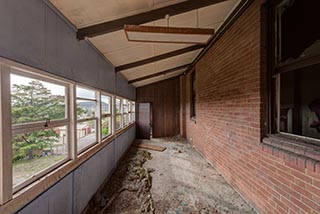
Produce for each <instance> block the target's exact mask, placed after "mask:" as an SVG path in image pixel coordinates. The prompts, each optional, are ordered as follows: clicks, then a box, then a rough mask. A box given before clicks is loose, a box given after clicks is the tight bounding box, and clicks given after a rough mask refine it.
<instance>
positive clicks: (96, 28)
mask: <svg viewBox="0 0 320 214" xmlns="http://www.w3.org/2000/svg"><path fill="white" fill-rule="evenodd" d="M224 1H226V0H201V1H199V0H188V1H183V2H180V3H177V4H173V5H169V6H166V7H161V8H157V9H154V10H150V11H147V12H144V13H139V14H136V15H132V16H127V17H124V18H120V19H116V20H112V21H108V22H104V23H100V24H96V25H92V26H88V27H84V28H80V29H79V30H78V32H77V38H78V39H79V40H82V39H85V38H86V37H94V36H99V35H102V34H106V33H111V32H114V31H118V30H121V29H123V27H124V25H126V24H132V25H139V24H143V23H148V22H151V21H155V20H159V19H163V18H164V17H165V15H170V16H174V15H177V14H180V13H185V12H188V11H191V10H195V9H198V8H202V7H206V6H210V5H213V4H217V3H220V2H224Z"/></svg>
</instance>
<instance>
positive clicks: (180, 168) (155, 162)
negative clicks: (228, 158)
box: [84, 138, 256, 214]
mask: <svg viewBox="0 0 320 214" xmlns="http://www.w3.org/2000/svg"><path fill="white" fill-rule="evenodd" d="M142 142H143V143H148V144H152V145H158V146H163V147H167V149H166V150H165V151H163V152H158V151H153V150H147V151H148V152H150V154H151V156H152V158H149V159H148V158H145V159H144V160H145V162H143V164H142V167H143V168H145V169H148V170H146V172H150V175H151V176H152V179H150V181H151V182H152V185H150V188H148V187H146V186H148V185H147V184H148V181H149V180H147V179H141V177H140V180H139V179H138V180H136V181H137V182H139V181H141V180H142V181H146V183H144V184H143V185H142V186H143V188H144V189H143V190H146V191H147V193H145V195H146V196H141V191H140V190H141V189H140V190H138V189H139V188H138V189H134V188H131V189H130V188H127V189H125V188H123V186H128V184H129V186H130V182H131V184H132V179H131V178H130V176H129V175H128V174H130V173H128V170H129V169H132V168H133V169H136V167H131V165H130V164H132V163H134V162H136V159H137V157H138V156H139V155H141V154H142V153H141V149H137V148H136V147H132V148H131V149H130V151H129V153H128V155H127V156H126V158H125V159H124V160H123V161H121V163H120V165H119V167H118V168H117V170H116V171H115V173H113V175H112V176H111V178H110V179H109V180H108V182H107V183H106V184H105V185H104V187H103V188H102V189H101V190H100V191H99V192H98V193H97V194H96V195H95V196H94V197H93V198H92V200H91V201H90V203H89V204H88V206H87V209H86V210H85V211H84V213H86V214H91V213H114V214H116V213H117V214H118V213H128V214H129V213H130V214H131V213H161V214H162V213H168V214H184V213H186V214H187V213H188V214H190V213H201V214H202V213H203V214H204V213H208V214H209V213H210V214H211V213H239V214H240V213H241V214H243V213H256V212H255V211H254V210H253V209H252V207H250V205H249V204H248V203H246V202H245V201H244V200H243V199H242V198H241V197H240V195H239V194H238V193H237V192H235V191H234V190H233V189H232V188H231V186H230V185H229V184H228V183H227V182H226V181H225V180H224V179H223V177H222V176H221V175H220V174H219V173H218V172H217V171H216V170H215V169H214V168H213V167H212V166H211V165H210V164H209V163H208V162H207V161H206V160H205V159H204V158H203V157H202V156H201V155H200V154H199V153H198V152H197V151H196V150H195V149H194V148H193V147H192V145H190V144H188V143H187V142H186V141H184V140H181V139H174V138H166V139H152V140H142ZM143 154H145V153H143ZM133 159H134V160H133ZM138 159H139V157H138ZM140 159H141V158H140ZM140 159H139V160H140ZM129 165H130V166H129ZM143 176H145V174H143ZM138 177H139V176H138ZM147 177H148V175H147ZM148 178H149V177H148ZM135 184H136V183H135ZM140 186H141V185H140ZM121 188H122V189H121ZM120 189H121V190H120ZM124 189H125V190H124ZM119 190H120V191H119ZM142 195H143V193H142ZM143 204H144V206H143ZM146 204H148V205H147V206H148V209H145V208H146V206H145V205H146ZM143 207H144V208H143ZM142 210H143V211H142Z"/></svg>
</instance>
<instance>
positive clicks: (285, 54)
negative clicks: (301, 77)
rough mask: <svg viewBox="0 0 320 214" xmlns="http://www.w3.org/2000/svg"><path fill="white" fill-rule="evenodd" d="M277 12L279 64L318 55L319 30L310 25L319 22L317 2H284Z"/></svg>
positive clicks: (287, 0)
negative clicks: (315, 21)
mask: <svg viewBox="0 0 320 214" xmlns="http://www.w3.org/2000/svg"><path fill="white" fill-rule="evenodd" d="M277 10H278V20H277V21H278V24H277V27H278V28H279V29H277V32H278V33H279V35H278V37H279V38H278V47H279V48H278V55H279V56H280V59H279V60H280V62H288V61H290V60H293V59H301V58H307V57H311V56H316V55H319V54H320V28H319V27H314V26H313V25H310V23H312V22H313V21H314V20H319V15H318V11H319V1H303V0H300V1H298V0H295V1H291V0H284V1H282V2H281V3H280V5H279V7H278V9H277ZM297 29H299V30H297ZM301 38H303V39H301Z"/></svg>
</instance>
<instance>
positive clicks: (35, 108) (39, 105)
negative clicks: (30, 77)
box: [11, 81, 65, 162]
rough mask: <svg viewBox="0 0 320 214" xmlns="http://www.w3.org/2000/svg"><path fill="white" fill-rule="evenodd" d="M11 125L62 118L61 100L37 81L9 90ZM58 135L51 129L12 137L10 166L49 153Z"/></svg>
mask: <svg viewBox="0 0 320 214" xmlns="http://www.w3.org/2000/svg"><path fill="white" fill-rule="evenodd" d="M11 102H12V123H13V124H21V123H29V122H36V121H43V122H45V121H46V120H47V119H50V120H54V119H61V118H64V117H65V98H64V96H57V95H52V93H51V91H50V90H49V89H47V88H46V87H44V85H43V84H42V83H41V82H40V81H31V82H30V83H29V84H28V85H16V84H14V85H13V86H12V91H11ZM58 138H59V135H58V134H57V133H56V131H55V130H53V129H44V130H40V131H34V132H30V133H24V134H19V135H16V136H14V137H13V140H12V141H13V142H12V144H13V162H15V161H17V160H21V159H25V158H28V159H29V160H30V159H33V158H34V157H35V156H36V155H41V154H38V153H37V154H35V151H37V150H38V151H39V150H40V151H41V150H43V149H45V148H46V149H50V150H52V145H53V143H54V142H57V141H58Z"/></svg>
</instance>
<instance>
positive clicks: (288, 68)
mask: <svg viewBox="0 0 320 214" xmlns="http://www.w3.org/2000/svg"><path fill="white" fill-rule="evenodd" d="M284 3H285V2H284V0H274V1H271V2H270V3H269V4H270V5H269V10H268V12H267V20H268V25H267V38H268V49H267V61H268V67H267V76H268V86H267V87H268V98H267V99H268V100H267V103H268V106H267V114H268V117H267V120H268V128H267V133H268V134H269V135H270V136H271V135H276V134H280V135H281V136H283V137H288V138H292V137H293V138H295V139H297V140H301V141H303V142H307V144H308V142H309V143H311V144H313V143H315V144H318V145H320V144H319V143H320V139H317V138H312V137H308V136H303V135H298V134H293V133H287V132H282V131H280V87H281V83H280V81H281V74H283V73H286V72H293V71H295V70H298V69H302V68H306V67H308V66H312V65H316V64H320V55H315V56H307V57H304V58H300V59H299V58H298V59H294V60H291V61H289V62H281V33H280V32H281V23H279V8H280V7H281V5H282V4H284Z"/></svg>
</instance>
